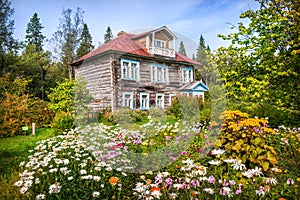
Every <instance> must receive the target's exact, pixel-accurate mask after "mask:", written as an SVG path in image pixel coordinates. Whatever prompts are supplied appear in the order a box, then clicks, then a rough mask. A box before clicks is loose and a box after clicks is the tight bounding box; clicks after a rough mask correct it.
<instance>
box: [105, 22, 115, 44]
mask: <svg viewBox="0 0 300 200" xmlns="http://www.w3.org/2000/svg"><path fill="white" fill-rule="evenodd" d="M112 38H113V34H112V32H111V29H110V27H109V26H108V27H107V29H106V33H105V34H104V43H107V42H109V41H111V40H112Z"/></svg>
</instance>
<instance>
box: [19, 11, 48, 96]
mask: <svg viewBox="0 0 300 200" xmlns="http://www.w3.org/2000/svg"><path fill="white" fill-rule="evenodd" d="M43 28H44V27H43V26H42V24H41V23H40V18H39V17H38V15H37V13H34V15H33V17H32V18H31V19H30V21H29V22H28V24H27V29H26V36H25V39H26V51H25V52H24V53H23V54H22V55H21V56H20V61H19V63H20V66H21V67H22V68H24V69H25V70H24V76H26V77H27V78H28V79H31V80H32V81H31V82H30V83H29V91H30V93H32V94H34V95H35V96H38V97H40V98H41V99H45V76H46V72H47V70H46V68H47V66H48V65H49V63H50V57H49V52H44V51H43V45H44V40H45V38H46V37H45V36H44V35H43V34H42V29H43Z"/></svg>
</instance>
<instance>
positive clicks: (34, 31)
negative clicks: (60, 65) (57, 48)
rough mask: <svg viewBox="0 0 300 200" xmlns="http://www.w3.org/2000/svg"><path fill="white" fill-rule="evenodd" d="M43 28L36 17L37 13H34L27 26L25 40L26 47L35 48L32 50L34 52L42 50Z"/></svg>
mask: <svg viewBox="0 0 300 200" xmlns="http://www.w3.org/2000/svg"><path fill="white" fill-rule="evenodd" d="M43 28H44V27H43V26H42V24H41V23H40V18H39V17H38V15H37V13H34V15H33V17H32V18H31V19H30V21H29V23H28V24H27V29H26V36H25V39H26V44H27V45H34V46H35V47H34V48H35V51H36V52H41V51H42V50H43V45H44V39H45V38H46V37H45V36H44V35H43V34H42V29H43Z"/></svg>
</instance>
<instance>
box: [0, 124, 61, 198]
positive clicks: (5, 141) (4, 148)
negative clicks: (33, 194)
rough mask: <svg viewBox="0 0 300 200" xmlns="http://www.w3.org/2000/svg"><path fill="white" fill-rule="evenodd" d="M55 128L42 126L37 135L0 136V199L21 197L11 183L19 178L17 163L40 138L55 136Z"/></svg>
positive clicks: (24, 157)
mask: <svg viewBox="0 0 300 200" xmlns="http://www.w3.org/2000/svg"><path fill="white" fill-rule="evenodd" d="M55 132H56V131H55V130H54V129H50V128H42V129H40V130H39V131H38V134H37V135H35V136H34V135H31V134H30V135H29V134H28V135H24V136H15V137H10V138H0V199H22V197H21V196H20V193H19V191H18V188H17V187H14V186H13V184H14V183H15V182H16V181H17V180H18V178H19V173H20V169H19V163H20V162H21V161H24V160H26V158H27V156H29V155H30V153H29V152H28V150H31V149H33V148H34V147H35V146H36V143H37V142H38V141H41V140H45V139H47V138H50V137H53V136H55Z"/></svg>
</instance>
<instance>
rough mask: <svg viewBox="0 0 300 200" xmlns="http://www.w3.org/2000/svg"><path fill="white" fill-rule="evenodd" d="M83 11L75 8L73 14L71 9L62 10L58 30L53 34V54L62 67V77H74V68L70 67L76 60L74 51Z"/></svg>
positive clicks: (77, 43)
mask: <svg viewBox="0 0 300 200" xmlns="http://www.w3.org/2000/svg"><path fill="white" fill-rule="evenodd" d="M83 13H84V12H83V10H82V9H80V8H77V10H76V12H75V13H74V14H73V11H72V10H71V9H66V10H65V9H64V10H63V12H62V18H60V23H59V26H58V30H57V31H56V32H55V33H54V34H53V37H52V39H51V41H52V42H53V43H54V53H56V56H57V58H58V59H59V60H60V62H61V65H62V67H63V73H62V76H63V77H64V78H69V79H72V78H73V77H74V76H75V71H74V66H72V65H70V64H71V63H72V62H73V61H74V60H76V58H77V55H76V51H77V49H78V47H79V44H80V40H79V38H80V35H81V32H82V27H83Z"/></svg>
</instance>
